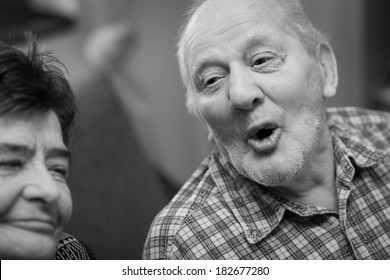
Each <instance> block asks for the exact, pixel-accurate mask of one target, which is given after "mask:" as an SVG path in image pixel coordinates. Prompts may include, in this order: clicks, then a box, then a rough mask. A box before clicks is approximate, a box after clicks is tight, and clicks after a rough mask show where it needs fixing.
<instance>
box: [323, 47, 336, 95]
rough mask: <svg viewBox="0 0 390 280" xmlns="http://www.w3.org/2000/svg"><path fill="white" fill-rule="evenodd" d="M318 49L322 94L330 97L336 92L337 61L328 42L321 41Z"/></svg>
mask: <svg viewBox="0 0 390 280" xmlns="http://www.w3.org/2000/svg"><path fill="white" fill-rule="evenodd" d="M319 51H320V53H319V59H320V67H321V73H322V77H323V81H324V89H323V90H324V96H325V97H332V96H334V95H335V94H336V92H337V86H338V83H339V76H338V72H337V61H336V58H335V56H334V53H333V50H332V47H331V46H330V45H329V43H322V44H321V45H320V50H319Z"/></svg>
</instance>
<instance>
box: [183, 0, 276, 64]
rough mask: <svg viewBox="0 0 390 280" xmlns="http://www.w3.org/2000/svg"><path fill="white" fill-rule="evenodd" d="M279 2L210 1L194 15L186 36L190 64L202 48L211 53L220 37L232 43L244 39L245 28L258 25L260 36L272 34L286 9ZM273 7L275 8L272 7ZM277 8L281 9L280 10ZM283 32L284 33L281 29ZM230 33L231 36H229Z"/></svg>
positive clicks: (249, 0)
mask: <svg viewBox="0 0 390 280" xmlns="http://www.w3.org/2000/svg"><path fill="white" fill-rule="evenodd" d="M275 3H276V1H275V0H224V1H220V0H208V1H206V2H204V3H203V4H202V5H201V6H200V7H199V8H198V10H197V11H196V12H195V13H194V15H193V16H192V18H191V20H190V21H189V23H188V25H187V28H186V31H185V34H184V37H183V39H184V41H183V42H184V44H183V47H184V53H185V58H186V60H187V66H190V65H188V64H192V63H191V62H192V60H193V59H195V57H196V56H197V53H199V52H201V50H202V49H205V48H206V49H207V50H210V47H212V46H213V45H214V44H215V43H216V42H217V40H218V39H219V38H221V37H224V39H227V40H231V39H233V38H236V37H240V36H241V35H243V34H242V28H241V27H242V26H245V25H248V24H249V25H253V23H255V24H256V25H258V27H259V28H258V33H263V34H264V33H268V34H270V33H271V34H275V35H276V34H277V33H278V32H276V31H274V32H270V30H266V29H269V27H270V25H271V23H274V24H273V25H272V26H275V27H277V26H278V25H279V24H278V22H280V21H281V17H282V9H281V7H280V6H279V5H275ZM271 4H272V5H271ZM276 6H277V7H276ZM278 31H280V30H278ZM226 34H229V35H228V37H226Z"/></svg>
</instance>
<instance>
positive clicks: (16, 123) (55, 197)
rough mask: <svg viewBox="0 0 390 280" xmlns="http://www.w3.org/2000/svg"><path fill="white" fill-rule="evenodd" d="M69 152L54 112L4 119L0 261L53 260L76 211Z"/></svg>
mask: <svg viewBox="0 0 390 280" xmlns="http://www.w3.org/2000/svg"><path fill="white" fill-rule="evenodd" d="M68 167H69V152H68V151H67V149H66V147H65V145H64V143H63V140H62V134H61V127H60V123H59V121H58V119H57V117H56V115H55V114H54V113H53V112H49V113H47V114H43V115H34V116H29V117H26V116H23V117H14V116H10V117H0V258H1V259H30V258H32V259H46V258H52V257H53V256H54V254H55V252H56V248H57V235H58V233H59V232H60V231H62V229H63V228H64V226H65V224H66V223H67V222H68V221H69V218H70V216H71V213H72V201H71V196H70V191H69V188H68V186H67V183H66V176H67V173H68Z"/></svg>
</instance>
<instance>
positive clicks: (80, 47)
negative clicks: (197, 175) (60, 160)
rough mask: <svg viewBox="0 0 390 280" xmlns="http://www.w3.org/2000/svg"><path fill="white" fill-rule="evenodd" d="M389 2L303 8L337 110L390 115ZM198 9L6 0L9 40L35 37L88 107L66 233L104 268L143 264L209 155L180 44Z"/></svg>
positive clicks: (171, 2) (172, 3)
mask: <svg viewBox="0 0 390 280" xmlns="http://www.w3.org/2000/svg"><path fill="white" fill-rule="evenodd" d="M389 3H390V2H389V1H387V0H375V1H369V0H343V1H339V0H303V4H304V6H305V7H306V10H307V13H308V14H309V16H310V18H312V20H313V22H314V24H315V25H316V26H317V27H318V28H320V29H321V30H323V31H324V32H326V33H328V34H329V36H330V38H331V43H332V46H333V48H334V51H335V54H336V57H337V59H338V65H339V79H340V83H339V90H338V94H337V95H336V96H335V97H334V98H332V99H330V100H329V101H328V105H329V106H344V105H350V106H360V107H366V108H376V109H381V110H389V109H390V87H389V86H390V37H389V35H388V30H387V29H388V27H389V26H390V19H389V17H388V16H387V13H388V11H389V8H390V4H389ZM188 4H189V0H186V1H185V0H165V1H161V0H2V1H1V3H0V13H1V15H0V39H1V40H4V41H18V40H19V38H20V37H19V35H18V34H19V31H20V30H23V29H26V28H29V29H32V30H33V31H34V32H36V33H37V34H38V41H39V42H40V45H41V46H42V47H44V48H45V49H50V50H53V51H54V54H55V55H56V56H57V57H58V58H59V59H60V60H61V61H62V62H63V63H64V64H65V65H66V67H67V69H68V71H69V73H68V78H69V80H70V82H71V85H72V87H73V89H74V91H75V93H76V96H77V99H78V103H79V117H78V120H77V125H76V129H75V136H74V139H73V141H72V150H73V159H72V164H71V176H70V178H69V184H70V186H71V191H72V195H73V201H74V212H73V217H72V220H71V222H70V223H69V225H68V226H67V228H66V231H68V232H69V233H71V234H74V235H75V236H76V237H77V238H78V239H80V240H82V241H84V242H85V243H87V244H88V245H89V246H90V247H91V248H92V249H93V250H94V251H95V253H96V256H97V258H99V259H140V258H141V253H142V247H143V243H144V241H145V237H146V234H147V231H148V228H149V225H150V223H151V222H152V220H153V218H154V216H155V215H156V214H157V213H158V212H159V211H160V210H161V209H162V207H163V206H164V205H166V204H167V203H168V201H169V200H170V199H171V197H172V196H173V195H174V194H175V192H176V191H177V190H178V188H179V187H180V186H181V185H182V184H183V183H184V182H185V180H186V179H187V178H188V177H189V176H190V174H191V173H192V172H193V171H194V170H195V168H196V167H197V166H198V164H199V163H200V162H201V160H202V159H203V158H204V157H205V155H206V154H207V153H208V151H209V150H210V144H209V143H208V142H207V132H206V130H205V129H204V127H203V125H202V124H201V123H200V122H199V121H197V120H196V119H194V118H192V117H190V116H189V115H188V114H187V112H186V109H185V106H184V103H185V97H184V92H185V91H184V88H183V86H182V82H181V80H180V75H179V70H178V66H177V62H176V58H175V51H176V48H175V44H176V37H177V32H178V30H179V27H180V26H181V23H182V22H183V13H184V11H185V10H186V7H187V6H188Z"/></svg>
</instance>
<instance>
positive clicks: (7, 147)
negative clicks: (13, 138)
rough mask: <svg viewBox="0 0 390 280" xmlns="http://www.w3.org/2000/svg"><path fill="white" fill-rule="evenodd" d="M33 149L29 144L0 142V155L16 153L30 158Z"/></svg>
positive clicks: (33, 151)
mask: <svg viewBox="0 0 390 280" xmlns="http://www.w3.org/2000/svg"><path fill="white" fill-rule="evenodd" d="M34 153H35V150H34V149H33V148H31V147H29V146H26V145H21V144H11V143H0V155H2V154H17V155H19V156H23V157H26V158H31V157H32V156H33V155H34Z"/></svg>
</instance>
